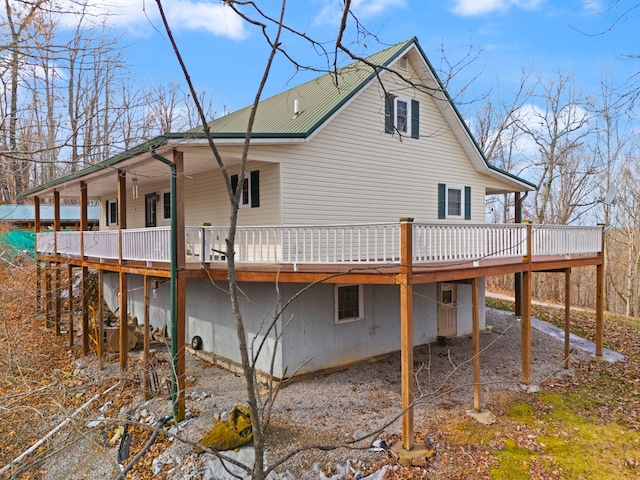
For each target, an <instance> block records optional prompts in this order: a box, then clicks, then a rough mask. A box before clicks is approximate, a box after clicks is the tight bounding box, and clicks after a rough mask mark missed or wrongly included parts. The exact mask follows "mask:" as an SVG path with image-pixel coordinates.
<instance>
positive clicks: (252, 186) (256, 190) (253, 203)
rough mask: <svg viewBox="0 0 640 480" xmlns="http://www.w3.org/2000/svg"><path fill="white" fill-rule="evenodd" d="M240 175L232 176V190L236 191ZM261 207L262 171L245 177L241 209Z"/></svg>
mask: <svg viewBox="0 0 640 480" xmlns="http://www.w3.org/2000/svg"><path fill="white" fill-rule="evenodd" d="M238 179H239V176H238V175H231V188H232V189H233V190H234V191H235V190H236V187H237V186H238ZM259 206H260V170H253V171H252V172H250V173H249V175H247V176H245V178H244V182H243V183H242V194H241V195H240V207H251V208H255V207H259Z"/></svg>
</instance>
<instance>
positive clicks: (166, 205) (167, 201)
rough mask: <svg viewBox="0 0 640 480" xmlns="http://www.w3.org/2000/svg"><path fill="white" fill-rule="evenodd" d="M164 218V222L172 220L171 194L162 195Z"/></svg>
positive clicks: (164, 193)
mask: <svg viewBox="0 0 640 480" xmlns="http://www.w3.org/2000/svg"><path fill="white" fill-rule="evenodd" d="M162 218H163V219H164V220H168V219H170V218H171V192H163V193H162Z"/></svg>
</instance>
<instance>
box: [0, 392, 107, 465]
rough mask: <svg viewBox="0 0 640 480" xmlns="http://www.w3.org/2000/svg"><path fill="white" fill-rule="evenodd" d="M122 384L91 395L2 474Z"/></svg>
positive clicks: (12, 462) (13, 461)
mask: <svg viewBox="0 0 640 480" xmlns="http://www.w3.org/2000/svg"><path fill="white" fill-rule="evenodd" d="M119 385H120V382H118V383H116V384H115V385H113V386H111V387H109V388H107V389H106V390H105V391H104V392H102V393H96V394H95V395H94V396H93V397H91V398H90V399H89V400H88V401H87V402H85V403H84V405H82V406H81V407H80V408H78V409H77V410H76V411H75V412H73V413H72V414H71V416H69V417H67V418H66V419H65V420H64V421H63V422H62V423H60V424H59V425H58V426H57V427H56V428H54V429H53V430H51V431H50V432H49V433H47V434H46V435H45V436H44V437H42V438H41V439H40V440H38V441H37V442H36V443H34V444H33V445H32V446H31V447H29V448H28V449H27V450H25V451H24V452H23V453H22V454H21V455H19V456H18V457H16V458H14V459H13V460H12V461H11V462H10V463H8V464H7V465H5V466H4V467H3V468H2V469H0V475H2V474H3V473H4V472H6V471H7V470H9V469H11V468H12V467H13V466H14V465H17V464H18V463H20V462H21V461H22V460H24V458H25V457H26V456H28V455H29V454H31V453H33V452H34V451H35V450H36V449H37V448H38V447H39V446H40V445H42V444H43V443H44V442H46V441H47V440H49V439H50V438H51V437H53V436H54V435H55V434H56V433H58V432H59V431H60V430H62V429H63V428H64V427H66V426H67V425H68V424H69V423H70V422H71V420H72V419H73V418H75V417H77V416H78V414H79V413H80V412H82V411H83V410H85V409H86V408H88V407H89V406H90V405H91V404H92V403H93V402H95V401H96V400H97V399H98V398H100V396H101V395H106V394H108V393H109V392H111V391H112V390H113V389H114V388H116V387H117V386H119Z"/></svg>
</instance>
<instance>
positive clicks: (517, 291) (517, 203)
mask: <svg viewBox="0 0 640 480" xmlns="http://www.w3.org/2000/svg"><path fill="white" fill-rule="evenodd" d="M514 196H515V198H514V207H515V219H514V221H515V223H521V222H522V201H521V200H520V192H515V195H514ZM513 291H514V301H515V310H514V314H515V315H516V317H520V316H521V315H522V272H516V273H514V274H513Z"/></svg>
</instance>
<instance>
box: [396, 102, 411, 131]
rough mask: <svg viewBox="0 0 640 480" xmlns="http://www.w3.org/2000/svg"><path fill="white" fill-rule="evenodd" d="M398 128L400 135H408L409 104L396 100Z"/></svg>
mask: <svg viewBox="0 0 640 480" xmlns="http://www.w3.org/2000/svg"><path fill="white" fill-rule="evenodd" d="M396 128H397V129H398V131H399V132H400V133H408V128H409V102H406V101H405V100H400V99H398V98H396Z"/></svg>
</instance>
